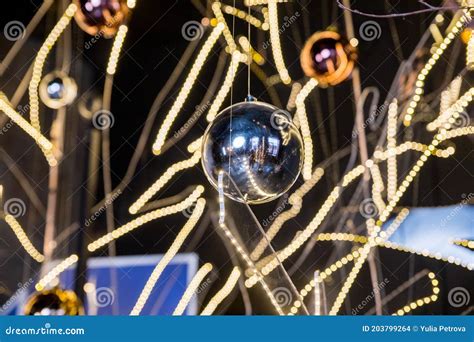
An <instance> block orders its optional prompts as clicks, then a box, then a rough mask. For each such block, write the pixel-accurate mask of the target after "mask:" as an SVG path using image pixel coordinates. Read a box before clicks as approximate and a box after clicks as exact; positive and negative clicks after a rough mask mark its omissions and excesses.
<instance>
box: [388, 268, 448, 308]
mask: <svg viewBox="0 0 474 342" xmlns="http://www.w3.org/2000/svg"><path fill="white" fill-rule="evenodd" d="M428 277H429V278H430V280H431V286H432V288H433V290H432V295H431V296H428V297H424V298H421V299H417V300H416V301H413V302H411V303H408V304H407V305H405V306H404V307H403V308H401V309H399V310H397V311H396V312H395V313H394V314H393V316H404V315H406V314H407V313H409V312H410V311H413V310H415V309H417V308H419V307H421V306H423V305H426V304H430V303H432V302H436V301H437V300H438V294H439V291H440V290H439V287H438V284H439V282H438V279H436V276H435V274H434V273H433V272H430V273H428Z"/></svg>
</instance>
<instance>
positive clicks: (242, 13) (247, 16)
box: [222, 4, 268, 31]
mask: <svg viewBox="0 0 474 342" xmlns="http://www.w3.org/2000/svg"><path fill="white" fill-rule="evenodd" d="M222 9H223V10H224V12H225V13H226V14H230V15H233V16H235V17H237V18H240V19H243V20H245V21H246V22H248V23H250V24H251V25H253V26H255V27H256V28H258V29H261V30H263V31H267V30H268V25H267V24H266V23H262V21H261V20H260V19H258V18H256V17H254V16H253V15H251V14H248V13H246V12H245V11H242V10H240V9H238V8H235V7H233V6H229V5H224V4H222Z"/></svg>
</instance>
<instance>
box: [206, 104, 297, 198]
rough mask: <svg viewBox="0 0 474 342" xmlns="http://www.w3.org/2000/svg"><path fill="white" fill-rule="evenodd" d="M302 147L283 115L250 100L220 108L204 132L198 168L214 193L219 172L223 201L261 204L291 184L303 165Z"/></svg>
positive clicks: (284, 113)
mask: <svg viewBox="0 0 474 342" xmlns="http://www.w3.org/2000/svg"><path fill="white" fill-rule="evenodd" d="M302 148H303V143H302V139H301V135H300V133H299V131H298V129H297V128H296V126H295V125H294V124H293V122H292V120H291V116H290V114H289V113H288V112H286V111H284V110H282V109H279V108H277V107H275V106H273V105H270V104H268V103H264V102H259V101H255V100H250V101H246V102H241V103H237V104H235V105H232V106H230V107H228V108H226V109H224V110H223V111H221V112H220V113H219V114H218V115H217V117H216V118H215V119H214V121H213V122H212V123H211V124H210V125H209V127H208V128H207V129H206V132H205V133H204V137H203V143H202V166H203V169H204V172H205V174H206V176H207V178H208V180H209V182H210V183H211V184H212V185H213V186H214V187H215V188H216V189H217V184H218V181H217V179H218V175H219V172H223V174H224V182H223V184H224V186H223V187H224V193H225V195H226V196H227V197H229V198H231V199H233V200H235V201H238V202H246V203H248V204H259V203H265V202H269V201H272V200H274V199H276V198H278V197H279V196H281V195H282V194H284V193H285V192H287V191H288V190H289V189H290V187H291V186H292V185H293V184H294V182H295V181H296V179H297V178H298V175H299V174H300V171H301V167H302V164H303V160H302V155H303V151H302ZM227 175H230V178H231V179H232V181H233V183H234V184H235V186H236V187H237V188H238V190H239V191H240V193H241V195H240V194H239V191H237V190H236V189H235V186H233V185H232V182H231V181H230V180H229V179H228V177H227Z"/></svg>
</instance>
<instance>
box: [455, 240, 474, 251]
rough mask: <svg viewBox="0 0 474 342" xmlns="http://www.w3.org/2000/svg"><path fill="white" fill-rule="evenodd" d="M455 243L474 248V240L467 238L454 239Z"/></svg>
mask: <svg viewBox="0 0 474 342" xmlns="http://www.w3.org/2000/svg"><path fill="white" fill-rule="evenodd" d="M453 244H455V245H457V246H461V247H466V248H469V249H474V241H472V240H465V239H454V240H453Z"/></svg>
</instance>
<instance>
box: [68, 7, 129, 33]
mask: <svg viewBox="0 0 474 342" xmlns="http://www.w3.org/2000/svg"><path fill="white" fill-rule="evenodd" d="M74 3H75V4H76V5H77V7H78V9H79V10H78V11H77V12H76V16H75V19H76V22H77V24H78V25H79V27H80V28H81V29H83V30H84V31H85V32H86V33H88V34H90V35H100V36H104V37H106V38H110V37H113V36H114V35H115V34H116V33H117V30H118V28H119V26H120V25H121V24H122V23H123V22H124V21H125V19H126V18H127V15H128V12H129V8H128V6H127V1H126V0H74Z"/></svg>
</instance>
